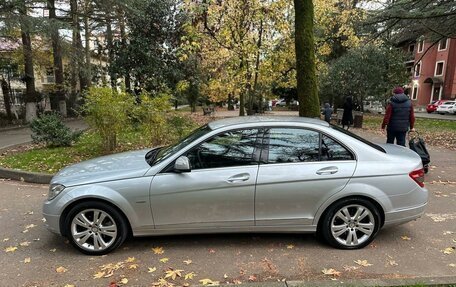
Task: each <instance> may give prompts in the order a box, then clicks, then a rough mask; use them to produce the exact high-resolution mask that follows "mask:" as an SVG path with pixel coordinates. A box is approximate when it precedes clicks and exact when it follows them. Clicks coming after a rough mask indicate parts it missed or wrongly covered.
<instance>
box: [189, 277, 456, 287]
mask: <svg viewBox="0 0 456 287" xmlns="http://www.w3.org/2000/svg"><path fill="white" fill-rule="evenodd" d="M415 285H424V286H434V287H438V286H441V287H445V286H446V287H450V286H456V276H441V277H415V278H406V279H405V278H403V279H347V280H342V279H341V280H335V281H329V280H326V281H284V282H252V283H244V284H240V285H237V286H239V287H260V286H261V287H336V286H337V287H342V286H345V287H354V286H356V287H359V286H366V287H368V286H369V287H374V286H375V287H399V286H415ZM196 286H201V285H196Z"/></svg>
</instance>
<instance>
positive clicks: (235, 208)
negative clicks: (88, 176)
mask: <svg viewBox="0 0 456 287" xmlns="http://www.w3.org/2000/svg"><path fill="white" fill-rule="evenodd" d="M258 133H259V131H258V130H257V129H242V130H232V131H226V132H222V133H219V134H217V135H215V136H214V137H211V138H210V139H208V140H206V141H204V142H203V143H201V144H198V145H197V146H195V147H194V148H192V149H190V151H189V152H187V153H186V154H184V155H185V156H187V157H188V158H189V161H190V164H191V172H186V173H175V172H173V171H172V168H168V169H167V170H165V171H164V172H162V173H159V174H157V175H156V176H155V177H154V179H153V181H152V184H151V192H150V202H151V208H152V213H153V216H154V222H155V227H156V228H157V229H167V228H172V229H176V228H188V229H190V228H204V227H237V226H253V225H254V195H255V182H256V178H257V174H258V160H259V152H260V150H259V149H258V148H257V140H258Z"/></svg>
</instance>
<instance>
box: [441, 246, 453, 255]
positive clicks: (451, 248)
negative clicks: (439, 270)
mask: <svg viewBox="0 0 456 287" xmlns="http://www.w3.org/2000/svg"><path fill="white" fill-rule="evenodd" d="M454 249H455V247H447V248H445V249H444V250H442V252H443V253H444V254H451V253H453V252H454Z"/></svg>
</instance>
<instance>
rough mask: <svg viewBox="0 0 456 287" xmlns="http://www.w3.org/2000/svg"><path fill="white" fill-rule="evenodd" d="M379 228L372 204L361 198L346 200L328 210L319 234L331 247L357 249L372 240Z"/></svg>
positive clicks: (377, 213) (376, 210)
mask: <svg viewBox="0 0 456 287" xmlns="http://www.w3.org/2000/svg"><path fill="white" fill-rule="evenodd" d="M347 212H348V216H346V215H347V214H346V213H347ZM358 212H360V213H359V214H358ZM357 214H358V216H357ZM344 215H345V216H344ZM355 216H356V217H355ZM343 218H344V219H343ZM360 225H363V226H362V227H361V226H360ZM380 226H381V217H380V214H379V211H378V209H377V208H376V207H375V205H374V204H372V203H371V202H370V201H368V200H365V199H362V198H347V199H343V200H341V201H339V202H336V203H335V204H333V205H332V206H330V207H329V208H328V210H327V212H326V213H325V215H324V217H323V222H322V224H321V229H320V230H319V232H321V236H322V237H323V239H324V240H325V241H326V242H327V243H328V244H330V245H331V246H334V247H336V248H339V249H359V248H363V247H365V246H367V245H369V244H370V243H371V242H372V240H374V238H375V236H376V235H377V233H378V231H379V229H380Z"/></svg>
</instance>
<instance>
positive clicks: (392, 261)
mask: <svg viewBox="0 0 456 287" xmlns="http://www.w3.org/2000/svg"><path fill="white" fill-rule="evenodd" d="M388 264H389V265H391V266H398V265H399V264H397V263H396V261H394V260H388Z"/></svg>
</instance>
